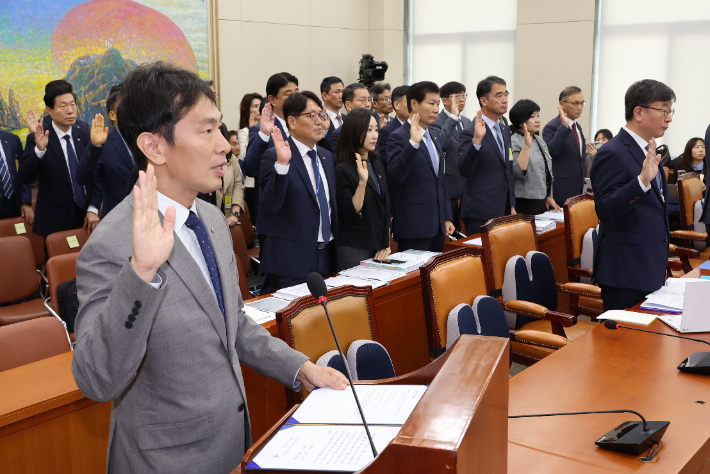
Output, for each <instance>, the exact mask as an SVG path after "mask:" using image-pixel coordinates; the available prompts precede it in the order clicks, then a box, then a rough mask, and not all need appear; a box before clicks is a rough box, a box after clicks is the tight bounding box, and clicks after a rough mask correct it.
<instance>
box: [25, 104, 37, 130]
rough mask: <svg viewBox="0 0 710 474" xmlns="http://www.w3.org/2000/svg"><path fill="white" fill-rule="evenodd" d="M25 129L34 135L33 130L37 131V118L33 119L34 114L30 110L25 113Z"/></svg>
mask: <svg viewBox="0 0 710 474" xmlns="http://www.w3.org/2000/svg"><path fill="white" fill-rule="evenodd" d="M27 129H28V130H29V131H30V133H35V130H37V118H36V117H35V112H34V110H32V109H29V110H28V111H27Z"/></svg>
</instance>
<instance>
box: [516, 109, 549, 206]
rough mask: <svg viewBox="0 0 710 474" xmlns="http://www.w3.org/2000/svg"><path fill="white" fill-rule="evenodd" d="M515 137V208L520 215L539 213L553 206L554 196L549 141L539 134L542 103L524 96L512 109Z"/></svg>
mask: <svg viewBox="0 0 710 474" xmlns="http://www.w3.org/2000/svg"><path fill="white" fill-rule="evenodd" d="M509 116H510V123H511V125H512V130H513V131H514V132H513V136H512V137H511V139H510V140H511V144H512V148H513V174H514V175H515V210H516V211H517V212H518V213H519V214H527V215H531V216H532V215H536V214H542V213H543V212H545V211H549V210H550V209H554V210H555V211H560V210H561V209H560V206H558V205H557V203H556V202H555V200H554V199H553V198H552V189H553V175H552V158H551V157H550V152H549V151H548V150H547V144H546V143H545V141H544V140H543V139H542V138H540V137H539V132H540V106H539V105H537V104H536V103H535V102H533V101H532V100H528V99H522V100H519V101H518V102H516V103H515V105H514V106H513V108H512V109H510V114H509Z"/></svg>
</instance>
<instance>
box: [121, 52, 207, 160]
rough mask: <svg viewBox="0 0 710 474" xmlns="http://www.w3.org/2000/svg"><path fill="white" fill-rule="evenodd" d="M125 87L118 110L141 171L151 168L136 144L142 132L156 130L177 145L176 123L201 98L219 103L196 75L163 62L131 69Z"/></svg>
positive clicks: (123, 86)
mask: <svg viewBox="0 0 710 474" xmlns="http://www.w3.org/2000/svg"><path fill="white" fill-rule="evenodd" d="M122 88H123V93H122V95H121V101H120V102H119V104H118V110H117V111H116V112H117V114H118V121H119V123H120V124H121V135H123V138H124V139H125V140H126V143H127V144H128V147H129V148H130V149H131V153H133V158H135V160H136V164H137V165H138V169H139V170H145V169H146V168H147V167H148V158H146V156H145V155H144V154H143V152H142V151H141V149H140V148H138V145H137V143H136V140H137V139H138V136H139V135H140V134H141V133H144V132H148V133H154V134H156V135H159V136H161V137H163V138H164V139H165V141H167V142H168V144H170V145H171V146H172V145H175V125H176V124H177V123H178V122H179V121H180V120H182V118H183V117H185V115H186V114H187V113H188V112H189V111H190V110H192V108H194V107H195V106H196V105H197V103H198V102H199V101H200V100H202V99H203V98H206V99H208V100H209V101H210V102H212V103H213V104H214V105H215V106H216V105H217V99H216V97H215V93H214V92H213V91H212V89H210V88H209V86H208V85H207V84H206V83H205V81H203V80H202V79H200V77H199V76H198V75H197V74H195V73H194V72H192V71H188V70H187V69H182V68H179V67H177V66H173V65H172V64H169V63H166V62H162V61H157V62H154V63H146V64H142V65H140V66H138V67H137V68H136V69H134V70H133V71H131V72H129V73H128V75H126V78H125V79H124V80H123V83H122Z"/></svg>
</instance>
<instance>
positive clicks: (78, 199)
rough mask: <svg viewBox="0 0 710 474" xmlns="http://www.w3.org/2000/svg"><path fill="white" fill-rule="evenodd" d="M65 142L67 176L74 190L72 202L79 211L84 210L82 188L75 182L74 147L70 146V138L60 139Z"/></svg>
mask: <svg viewBox="0 0 710 474" xmlns="http://www.w3.org/2000/svg"><path fill="white" fill-rule="evenodd" d="M62 138H63V139H64V141H66V142H67V159H68V160H67V161H68V162H69V174H70V176H71V187H72V189H73V190H74V202H75V203H76V205H77V206H79V208H80V209H84V204H86V196H85V195H84V187H83V186H81V185H80V184H79V183H77V182H76V167H77V165H78V163H79V161H78V160H77V159H76V153H74V147H73V146H72V144H71V137H70V136H69V135H64V136H63V137H62Z"/></svg>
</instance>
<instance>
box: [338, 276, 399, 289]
mask: <svg viewBox="0 0 710 474" xmlns="http://www.w3.org/2000/svg"><path fill="white" fill-rule="evenodd" d="M386 284H387V282H386V281H379V280H365V279H363V278H355V277H349V276H347V275H337V276H334V277H330V278H328V279H327V280H325V285H326V286H327V287H328V288H337V287H339V286H346V285H353V286H371V287H372V289H373V290H374V289H375V288H379V287H381V286H385V285H386Z"/></svg>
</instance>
